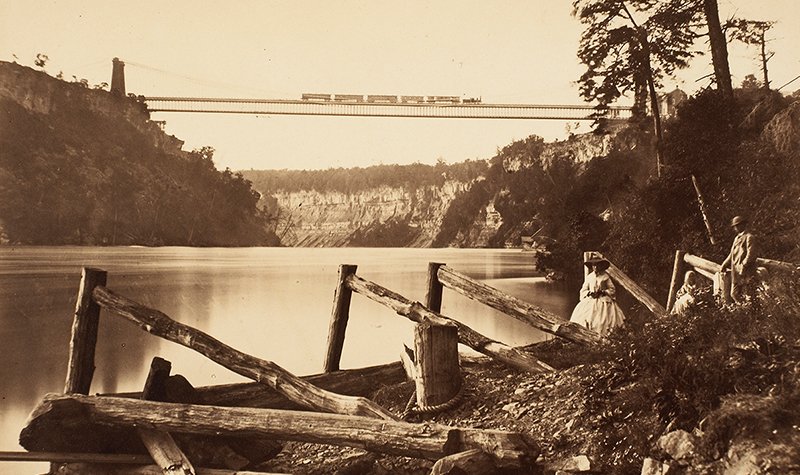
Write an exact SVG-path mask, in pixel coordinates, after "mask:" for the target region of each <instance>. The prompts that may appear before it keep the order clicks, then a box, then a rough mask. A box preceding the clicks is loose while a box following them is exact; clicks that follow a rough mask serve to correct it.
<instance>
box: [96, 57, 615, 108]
mask: <svg viewBox="0 0 800 475" xmlns="http://www.w3.org/2000/svg"><path fill="white" fill-rule="evenodd" d="M133 64H134V65H136V66H139V67H143V68H146V69H154V68H151V67H148V66H145V65H139V64H136V63H133ZM112 65H113V69H112V74H111V92H112V94H119V95H125V72H124V71H125V70H124V68H125V63H124V62H123V61H121V60H120V59H119V58H114V59H113V61H112ZM155 70H156V71H160V70H158V69H155ZM187 79H189V78H187ZM140 98H141V99H143V100H144V103H145V105H146V106H147V109H148V110H149V111H150V112H191V113H220V114H259V115H317V116H354V117H422V118H431V119H535V120H546V119H553V120H597V119H607V120H609V119H610V120H615V119H620V120H624V119H629V118H630V117H631V108H630V107H620V106H611V107H609V108H607V109H606V110H603V111H598V110H597V109H596V108H595V107H593V106H591V105H586V104H583V105H574V104H492V103H484V102H483V101H482V100H481V99H480V98H465V99H462V98H461V97H459V96H401V95H360V94H316V93H314V94H311V93H308V94H302V95H301V97H300V98H297V99H286V98H279V99H261V98H224V97H174V96H169V97H168V96H140Z"/></svg>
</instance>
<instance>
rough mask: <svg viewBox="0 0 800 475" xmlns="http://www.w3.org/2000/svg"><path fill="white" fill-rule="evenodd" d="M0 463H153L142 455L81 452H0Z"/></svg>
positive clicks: (146, 456) (149, 458)
mask: <svg viewBox="0 0 800 475" xmlns="http://www.w3.org/2000/svg"><path fill="white" fill-rule="evenodd" d="M0 462H64V463H77V462H85V463H91V464H118V465H119V464H131V465H146V464H149V463H152V462H153V459H152V458H151V457H150V456H149V455H144V454H96V453H81V452H0Z"/></svg>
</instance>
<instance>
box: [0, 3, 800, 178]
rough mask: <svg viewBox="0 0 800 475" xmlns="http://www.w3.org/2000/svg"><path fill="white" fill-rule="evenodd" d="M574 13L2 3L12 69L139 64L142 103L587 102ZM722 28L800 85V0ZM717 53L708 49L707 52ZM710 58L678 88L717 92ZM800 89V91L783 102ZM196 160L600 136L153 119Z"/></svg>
mask: <svg viewBox="0 0 800 475" xmlns="http://www.w3.org/2000/svg"><path fill="white" fill-rule="evenodd" d="M571 3H572V2H571V0H491V1H490V0H483V1H477V0H438V1H431V0H428V1H423V0H404V1H403V2H397V1H384V0H374V1H358V0H338V1H328V0H314V1H309V0H294V1H289V0H286V1H272V0H270V1H267V0H259V1H256V0H236V1H224V2H223V1H210V0H170V1H163V0H156V1H152V0H141V1H137V2H130V1H128V2H121V1H116V0H102V1H97V0H81V1H79V0H69V1H67V0H50V1H45V0H2V1H0V60H3V61H17V62H18V63H20V64H24V65H28V66H33V63H34V60H35V58H36V54H37V53H44V54H46V55H48V57H49V58H50V59H49V61H48V62H47V64H46V66H45V70H46V71H47V72H48V73H50V74H51V75H54V76H55V75H56V74H58V73H59V72H63V75H64V77H65V78H66V79H67V80H71V79H72V77H73V76H74V77H75V78H77V79H81V78H85V79H87V80H88V81H89V84H91V85H95V84H100V83H103V82H106V83H110V82H111V60H112V58H114V57H119V58H120V59H121V60H123V61H124V62H125V63H126V66H125V75H126V87H127V91H128V92H133V93H135V94H139V95H145V96H202V97H251V98H270V99H299V98H300V95H301V94H302V93H305V92H314V93H351V94H393V95H458V96H463V97H481V98H482V99H483V101H484V102H489V103H563V104H581V103H582V101H581V99H580V97H579V94H578V87H577V85H576V82H575V81H576V80H577V78H578V77H579V76H580V74H581V73H582V71H583V68H582V67H581V65H580V64H579V62H578V60H577V57H576V51H577V48H578V41H579V38H580V33H581V25H580V24H579V22H578V21H577V20H576V19H574V18H573V17H572V16H571ZM719 5H720V16H721V18H722V19H723V21H724V19H725V18H729V17H731V16H738V17H746V18H749V19H758V20H777V22H778V23H777V24H776V25H775V26H774V27H773V28H772V29H771V30H770V31H769V33H768V38H769V39H770V40H771V41H770V43H769V47H770V48H771V49H772V50H773V51H775V52H776V54H775V56H774V57H773V59H772V60H771V61H770V63H769V71H770V76H771V80H772V81H773V85H774V86H775V87H778V86H780V85H783V84H785V83H786V82H789V81H790V80H792V79H793V78H795V77H796V76H798V75H800V53H798V51H800V50H799V49H798V48H797V45H800V0H719ZM699 47H700V48H704V45H703V44H700V45H699ZM756 54H757V51H756V49H755V48H754V47H749V48H746V47H743V46H733V47H731V50H730V62H731V70H732V74H733V76H734V84H735V85H738V84H739V83H740V82H741V80H742V79H743V78H744V76H745V75H746V74H751V73H754V74H756V75H757V76H759V77H760V73H759V66H758V63H757V62H756V60H755V58H756ZM710 61H711V58H710V54H706V55H705V56H701V57H699V58H697V59H695V60H694V61H693V63H692V66H691V67H690V68H689V69H688V70H685V71H682V72H681V73H680V77H679V78H677V79H675V80H672V79H668V80H666V81H665V89H667V90H671V89H673V88H674V87H676V86H678V87H680V88H682V89H683V90H685V91H686V92H689V93H692V92H694V91H696V90H697V89H698V88H700V87H703V86H705V85H707V83H708V80H707V79H703V80H699V81H698V79H700V78H702V77H704V76H705V75H707V74H709V73H711V72H712V71H713V69H712V67H711V65H710ZM798 88H800V80H798V81H796V82H795V83H793V84H791V85H789V86H787V88H786V90H784V92H786V91H793V90H796V89H798ZM152 119H153V120H164V121H166V131H167V132H168V133H169V134H172V135H175V136H176V137H178V138H180V139H182V140H184V141H185V142H186V143H185V145H184V149H185V150H192V149H194V148H199V147H201V146H211V147H214V149H215V150H216V152H215V156H214V161H215V163H216V164H217V167H218V168H220V169H224V168H226V167H227V168H231V169H233V170H241V169H251V168H252V169H283V168H287V169H325V168H331V167H356V166H358V167H366V166H370V165H377V164H391V163H400V164H408V163H414V162H419V163H428V164H433V163H436V161H437V160H440V159H441V160H444V161H446V162H448V163H455V162H461V161H464V160H466V159H487V158H491V157H492V156H493V155H494V154H495V153H496V151H497V150H498V149H499V148H502V147H503V146H505V145H507V144H509V143H511V142H512V141H513V140H518V139H523V138H525V137H527V136H529V135H532V134H536V135H539V136H542V137H544V138H545V139H547V140H556V139H563V138H565V137H566V135H567V133H568V130H571V131H573V132H578V133H580V132H587V131H589V130H590V123H589V122H582V123H576V122H565V121H553V120H550V121H542V120H538V121H534V120H490V119H482V120H480V119H421V118H359V117H308V116H279V115H276V116H263V115H258V116H253V115H238V114H197V113H194V114H192V113H154V114H153V115H152Z"/></svg>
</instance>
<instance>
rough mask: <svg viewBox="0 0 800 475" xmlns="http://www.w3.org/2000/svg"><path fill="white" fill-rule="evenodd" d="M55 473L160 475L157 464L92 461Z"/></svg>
mask: <svg viewBox="0 0 800 475" xmlns="http://www.w3.org/2000/svg"><path fill="white" fill-rule="evenodd" d="M53 473H54V474H55V475H161V474H162V471H161V468H160V467H159V466H158V465H141V466H138V467H136V466H120V465H98V464H92V463H69V464H64V465H61V466H60V467H58V469H56V470H55V471H54V472H53ZM196 473H197V475H287V474H280V473H274V472H269V473H267V472H248V471H242V470H225V469H219V468H202V467H201V468H198V469H197V472H196Z"/></svg>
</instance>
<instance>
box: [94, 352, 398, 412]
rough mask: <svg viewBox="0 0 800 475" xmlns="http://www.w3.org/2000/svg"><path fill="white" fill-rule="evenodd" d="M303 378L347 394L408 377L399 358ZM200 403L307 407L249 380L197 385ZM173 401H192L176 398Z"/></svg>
mask: <svg viewBox="0 0 800 475" xmlns="http://www.w3.org/2000/svg"><path fill="white" fill-rule="evenodd" d="M301 379H303V380H305V381H307V382H308V383H310V384H313V385H314V386H317V387H318V388H320V389H324V390H326V391H331V392H334V393H337V394H341V395H343V396H362V397H371V396H372V395H373V393H374V392H375V390H377V389H379V388H380V387H381V386H391V385H394V384H397V383H402V382H403V381H405V372H404V371H403V366H402V363H400V362H399V361H395V362H394V363H388V364H383V365H376V366H369V367H366V368H358V369H345V370H339V371H333V372H330V373H321V374H315V375H310V376H301ZM194 392H195V395H196V397H197V399H196V400H195V401H194V402H196V403H197V404H205V405H209V406H229V407H263V408H270V409H292V410H304V409H306V407H304V406H301V405H300V404H297V403H294V402H292V401H290V400H289V399H287V398H286V397H285V396H283V395H282V394H281V393H279V392H277V391H275V390H274V389H272V388H271V387H269V386H266V385H264V384H260V383H255V382H247V383H232V384H217V385H213V386H199V387H197V388H194ZM102 396H113V397H127V398H135V399H139V398H140V397H141V393H139V392H129V393H114V394H102ZM167 401H171V402H191V401H176V400H172V399H167Z"/></svg>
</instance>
